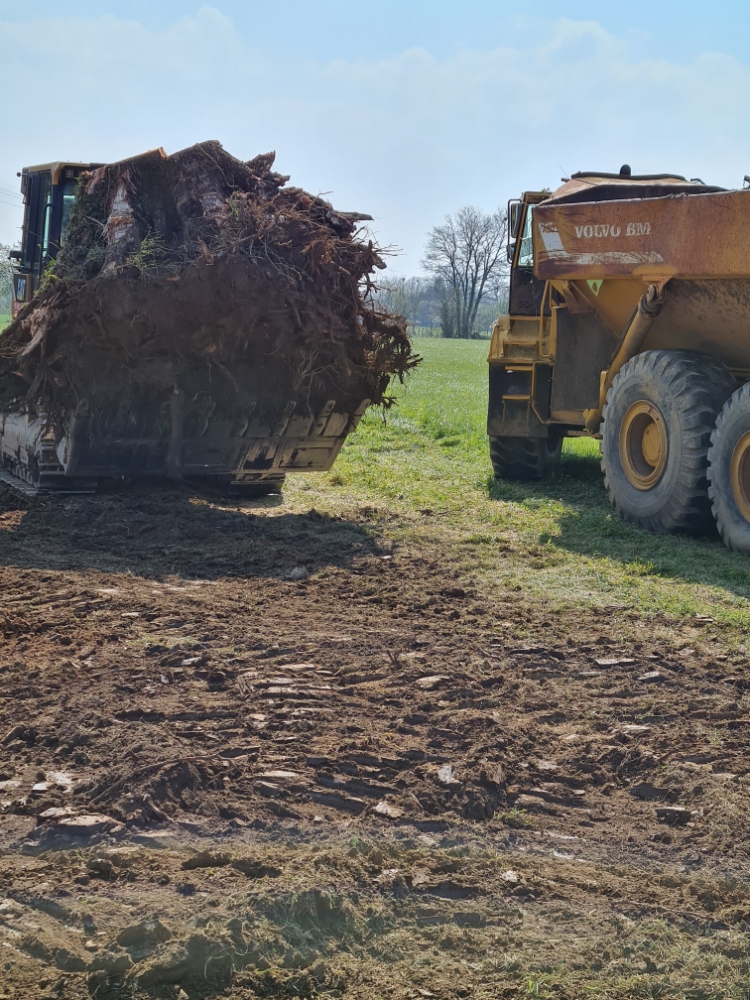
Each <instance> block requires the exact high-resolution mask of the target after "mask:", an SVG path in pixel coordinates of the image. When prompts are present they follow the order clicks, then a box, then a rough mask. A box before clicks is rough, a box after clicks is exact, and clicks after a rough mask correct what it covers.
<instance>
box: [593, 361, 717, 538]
mask: <svg viewBox="0 0 750 1000" xmlns="http://www.w3.org/2000/svg"><path fill="white" fill-rule="evenodd" d="M734 385H735V382H734V380H733V378H732V376H731V375H730V374H729V372H728V371H727V370H726V368H724V367H723V366H722V365H720V364H718V363H717V362H716V361H714V359H713V358H712V357H710V355H707V354H699V353H698V352H696V351H644V352H643V354H639V355H637V356H636V357H635V358H633V359H632V361H628V363H627V364H625V365H623V367H622V369H621V371H620V372H619V373H618V374H617V375H616V376H615V378H614V381H613V382H612V387H611V389H610V390H609V392H608V393H607V402H606V405H605V407H604V410H603V413H602V442H601V451H602V471H603V472H604V485H605V487H606V489H607V494H608V495H609V500H610V503H611V504H612V506H613V507H614V509H615V510H616V511H617V513H618V514H619V515H620V517H621V518H622V519H623V520H624V521H630V522H632V523H633V524H640V525H641V526H642V527H644V528H647V529H648V530H649V531H656V532H662V533H663V532H669V533H673V532H678V531H684V532H689V533H692V534H697V533H698V532H701V531H704V530H705V529H706V528H707V527H709V526H710V524H711V508H710V504H709V500H708V481H707V479H706V470H707V466H708V446H709V443H710V439H711V431H712V430H713V427H714V423H715V421H716V415H717V413H718V412H719V410H720V409H721V407H722V405H723V403H724V401H725V400H726V398H727V396H729V394H730V393H731V392H732V389H733V388H734Z"/></svg>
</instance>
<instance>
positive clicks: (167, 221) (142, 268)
mask: <svg viewBox="0 0 750 1000" xmlns="http://www.w3.org/2000/svg"><path fill="white" fill-rule="evenodd" d="M274 155H275V154H273V153H269V154H262V155H260V156H258V157H255V159H253V160H250V161H247V162H243V161H240V160H237V159H235V158H234V157H232V156H230V155H229V154H228V153H227V152H226V151H225V150H224V149H223V148H222V147H221V145H220V144H219V143H218V142H215V141H212V140H210V141H208V142H204V143H199V144H197V145H196V146H193V147H190V148H189V149H186V150H182V151H180V152H178V153H175V154H173V155H171V156H168V155H167V154H166V153H165V152H164V150H162V149H157V150H151V151H149V152H148V153H144V154H141V155H139V156H136V157H132V158H130V159H128V160H123V161H120V162H118V163H114V164H104V165H102V164H92V163H70V162H53V163H47V164H43V165H40V166H36V167H28V168H26V169H24V170H23V172H22V173H21V174H20V176H21V190H22V193H23V198H24V221H23V238H22V242H21V247H20V249H19V250H17V251H14V252H13V253H12V257H13V258H14V264H15V267H14V276H13V322H12V323H11V325H10V326H9V327H8V328H6V329H5V330H4V331H3V334H2V344H1V345H0V348H1V349H0V479H2V480H4V481H5V482H6V483H10V484H11V485H15V486H16V487H17V488H19V486H18V484H19V482H20V483H23V484H25V486H24V489H25V491H27V492H29V491H31V492H33V491H36V490H43V491H51V492H80V491H93V490H95V489H96V488H97V486H98V484H99V483H100V482H101V481H103V480H108V479H109V480H117V479H122V478H130V477H143V476H152V477H153V476H168V477H171V478H175V479H184V480H188V481H191V482H193V483H194V484H196V485H198V486H205V487H208V488H211V489H219V490H220V491H221V492H223V493H229V494H234V495H243V496H257V495H262V494H264V493H268V492H273V491H275V490H277V489H278V488H279V487H280V485H281V483H282V482H283V480H284V477H285V475H286V474H287V473H288V472H295V471H305V472H313V471H325V470H327V469H330V467H331V465H332V463H333V461H334V460H335V458H336V456H337V455H338V453H339V451H340V449H341V447H342V445H343V443H344V441H345V439H346V437H347V435H348V434H350V433H351V432H352V431H353V430H354V429H355V428H356V426H357V424H358V422H359V420H360V418H361V417H362V415H363V414H364V412H365V410H366V409H367V407H368V406H369V405H370V404H375V405H377V404H379V403H385V404H386V405H389V404H390V402H391V400H390V398H389V397H386V395H385V393H386V390H387V387H388V384H389V382H390V380H391V378H392V377H393V376H397V377H403V374H404V372H405V371H406V369H407V368H409V367H410V366H412V365H413V364H415V363H416V360H414V359H412V358H411V349H410V345H409V341H408V337H407V335H406V330H405V327H404V324H403V323H402V321H401V319H400V318H399V317H391V316H389V315H388V314H386V313H385V312H383V311H382V310H379V309H378V308H376V306H375V305H374V303H373V301H372V299H371V298H370V297H369V291H370V290H371V288H372V285H371V280H370V275H371V274H373V273H374V270H375V269H380V268H383V267H385V263H384V262H383V261H382V259H381V258H380V257H379V256H378V252H377V248H376V247H374V246H373V243H372V240H370V239H369V237H368V236H367V232H366V231H365V230H360V228H359V222H360V221H362V220H367V219H369V218H370V216H364V215H360V214H358V213H342V212H337V211H336V210H334V208H333V206H332V205H330V204H329V203H328V202H327V201H324V200H323V199H321V198H319V197H315V196H312V195H308V194H307V193H306V192H304V191H302V190H301V189H299V188H288V187H286V182H287V180H288V179H289V178H288V177H285V176H282V175H280V174H276V173H274V172H273V170H272V165H273V160H274Z"/></svg>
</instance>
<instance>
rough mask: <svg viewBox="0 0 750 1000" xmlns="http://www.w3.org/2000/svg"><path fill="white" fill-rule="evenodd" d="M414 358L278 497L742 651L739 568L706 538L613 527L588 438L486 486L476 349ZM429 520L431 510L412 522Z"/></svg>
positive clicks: (745, 571)
mask: <svg viewBox="0 0 750 1000" xmlns="http://www.w3.org/2000/svg"><path fill="white" fill-rule="evenodd" d="M415 345H416V347H417V349H418V350H419V352H420V353H421V354H422V356H423V358H424V361H423V363H422V365H420V367H419V368H418V370H417V371H416V373H415V374H414V375H413V376H412V377H411V379H410V380H409V382H408V384H407V385H406V386H405V387H396V389H395V390H394V394H395V395H396V396H397V397H398V405H397V406H395V407H394V408H393V409H392V410H391V411H390V413H389V414H388V415H387V418H386V420H385V421H384V420H383V417H382V415H381V414H379V413H377V412H370V413H368V414H367V416H366V417H365V419H364V420H363V421H362V424H361V425H360V428H359V429H358V431H357V432H356V434H354V435H353V436H352V438H351V439H350V440H349V442H348V443H347V445H346V446H345V448H344V450H343V451H342V453H341V455H340V457H339V459H338V460H337V462H336V464H335V466H334V468H333V469H332V471H331V472H330V473H328V474H327V475H325V476H321V477H313V476H309V477H291V478H290V480H289V486H288V491H287V497H288V499H289V500H290V501H295V500H296V501H297V502H300V503H305V504H307V505H310V504H312V505H314V506H315V507H316V508H318V509H320V510H330V511H333V510H334V509H337V510H340V509H341V505H342V503H344V504H345V505H347V504H351V505H356V506H361V505H368V506H373V507H375V508H376V509H377V510H378V511H379V512H380V513H381V515H382V518H383V519H385V520H386V521H387V520H388V519H389V517H390V518H394V519H395V520H394V523H393V524H392V526H391V528H390V529H389V530H390V531H391V532H392V533H394V534H395V536H398V535H399V533H406V534H407V535H409V536H410V537H411V538H413V539H417V538H419V536H421V535H424V533H425V530H427V533H428V534H429V535H430V536H434V535H435V534H436V533H443V534H445V536H446V542H448V540H449V539H450V544H451V545H452V546H453V548H454V549H455V551H456V552H457V553H458V552H462V553H463V559H464V563H466V564H469V565H472V566H473V568H474V571H475V573H476V574H477V575H478V576H479V577H481V578H483V580H484V582H485V584H490V585H498V586H501V587H504V588H509V589H512V590H523V591H526V592H528V593H529V595H530V596H531V595H534V596H536V597H538V598H540V599H544V600H548V601H551V602H552V603H553V605H556V606H559V607H563V606H564V607H568V608H570V607H571V606H576V605H580V606H592V605H598V606H608V605H613V604H616V605H618V606H620V607H622V606H623V605H625V606H627V607H629V608H632V610H633V612H635V613H636V614H647V615H654V614H660V613H661V614H665V615H667V616H668V617H678V618H683V617H690V616H693V615H695V614H696V613H698V612H700V613H702V614H706V613H708V614H710V615H711V616H712V617H714V618H715V619H716V622H717V628H718V629H719V631H720V632H721V634H722V638H723V639H724V640H725V641H729V642H730V643H732V644H742V642H743V641H744V630H745V629H746V628H747V626H748V625H749V624H750V608H749V607H748V603H747V597H748V594H750V561H748V559H747V558H746V557H744V556H741V555H737V554H734V553H730V552H729V551H727V550H726V549H725V548H724V546H723V545H722V544H721V542H720V540H719V538H718V536H717V535H715V534H712V535H711V536H707V537H705V538H697V539H696V538H687V537H682V536H655V535H651V534H648V533H647V532H645V531H643V530H641V529H638V528H634V527H632V526H629V525H626V524H623V523H622V522H620V521H619V519H618V518H617V517H616V516H615V515H614V514H613V512H612V510H611V508H610V506H609V503H608V501H607V497H606V493H605V491H604V486H603V482H602V476H601V472H600V469H599V450H598V442H596V441H593V440H586V439H571V440H568V441H566V442H565V446H564V450H563V458H562V462H561V465H560V468H559V470H558V472H557V473H556V474H555V475H554V477H552V478H550V479H549V480H547V481H545V482H542V483H534V484H511V483H507V482H498V481H496V480H495V479H494V478H493V476H492V470H491V466H490V462H489V455H488V444H487V437H486V433H485V420H486V405H487V366H486V361H485V357H486V351H487V344H486V343H484V342H481V341H454V340H441V339H436V338H419V339H417V340H415ZM424 511H429V512H430V513H429V514H424V513H420V512H424Z"/></svg>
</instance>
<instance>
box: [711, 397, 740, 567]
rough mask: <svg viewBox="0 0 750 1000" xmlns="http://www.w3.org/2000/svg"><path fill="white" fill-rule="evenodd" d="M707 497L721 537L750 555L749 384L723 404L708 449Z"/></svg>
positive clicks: (733, 547) (731, 546) (734, 547)
mask: <svg viewBox="0 0 750 1000" xmlns="http://www.w3.org/2000/svg"><path fill="white" fill-rule="evenodd" d="M708 495H709V498H710V500H711V508H712V510H713V515H714V518H715V519H716V526H717V528H718V529H719V534H720V535H721V537H722V538H723V539H724V544H725V545H726V546H727V547H728V548H730V549H733V550H734V551H735V552H750V385H743V386H742V388H740V389H738V390H737V391H736V392H735V393H734V394H733V395H732V396H730V397H729V399H728V400H727V401H726V403H725V404H724V409H723V410H722V411H721V413H720V414H719V417H718V419H717V421H716V427H715V428H714V432H713V434H712V435H711V447H710V448H709V449H708Z"/></svg>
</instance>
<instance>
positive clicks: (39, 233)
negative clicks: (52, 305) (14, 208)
mask: <svg viewBox="0 0 750 1000" xmlns="http://www.w3.org/2000/svg"><path fill="white" fill-rule="evenodd" d="M92 166H94V164H90V163H46V164H42V165H41V166H36V167H24V169H23V171H22V172H21V194H22V195H23V200H24V216H23V230H22V236H21V249H20V250H14V251H13V252H12V254H11V256H12V257H13V259H14V260H15V261H16V266H15V268H14V273H13V303H12V311H13V317H14V318H15V317H16V316H17V315H18V313H19V312H20V311H21V309H22V308H23V307H24V306H25V305H26V303H27V302H29V301H30V300H31V297H32V295H33V294H34V293H35V292H36V291H37V289H38V288H39V285H40V283H41V280H42V276H43V275H44V271H45V269H46V267H47V266H48V264H49V263H50V261H53V260H54V259H55V257H57V254H58V253H59V251H60V248H61V247H62V245H63V243H64V242H65V235H66V232H67V229H68V225H69V223H70V214H71V211H72V209H73V202H74V201H75V193H76V187H77V186H78V178H79V177H80V175H81V174H82V173H83V171H84V170H90V169H91V167H92Z"/></svg>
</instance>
